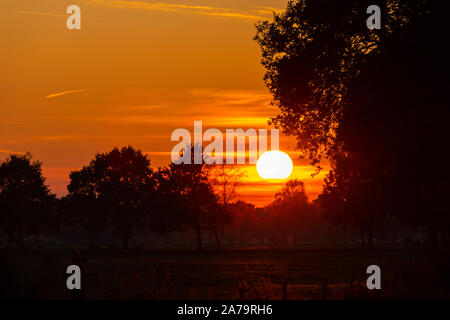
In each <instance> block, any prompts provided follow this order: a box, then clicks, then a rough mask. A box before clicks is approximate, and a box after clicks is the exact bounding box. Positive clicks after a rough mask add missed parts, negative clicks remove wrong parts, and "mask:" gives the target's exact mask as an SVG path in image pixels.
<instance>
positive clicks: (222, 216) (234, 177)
mask: <svg viewBox="0 0 450 320" xmlns="http://www.w3.org/2000/svg"><path fill="white" fill-rule="evenodd" d="M209 174H210V180H211V182H210V183H211V184H212V185H213V189H214V192H215V194H216V196H217V201H218V204H219V205H217V206H215V207H214V208H212V210H211V211H210V212H208V226H209V230H210V231H211V232H212V233H213V234H214V238H215V241H216V245H217V249H220V241H221V239H222V236H223V233H224V229H225V227H226V226H227V225H229V224H230V223H231V219H232V218H231V212H230V205H231V202H232V201H233V199H234V197H235V196H236V193H237V191H238V188H239V187H240V186H241V184H242V179H243V177H244V172H243V171H242V170H241V169H240V168H239V167H238V166H236V165H226V164H216V165H214V166H213V168H212V169H211V170H210V173H209Z"/></svg>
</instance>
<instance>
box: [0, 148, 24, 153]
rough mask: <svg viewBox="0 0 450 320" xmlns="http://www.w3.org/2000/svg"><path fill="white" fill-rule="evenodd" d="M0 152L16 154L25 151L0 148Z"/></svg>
mask: <svg viewBox="0 0 450 320" xmlns="http://www.w3.org/2000/svg"><path fill="white" fill-rule="evenodd" d="M0 153H8V154H11V153H18V154H24V153H25V152H22V151H13V150H5V149H0Z"/></svg>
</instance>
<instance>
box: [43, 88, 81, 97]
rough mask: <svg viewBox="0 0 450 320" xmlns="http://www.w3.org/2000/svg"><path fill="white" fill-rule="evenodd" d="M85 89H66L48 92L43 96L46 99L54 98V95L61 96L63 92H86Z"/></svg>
mask: <svg viewBox="0 0 450 320" xmlns="http://www.w3.org/2000/svg"><path fill="white" fill-rule="evenodd" d="M86 91H87V90H86V89H77V90H67V91H62V92H57V93H52V94H49V95H48V96H45V98H46V99H51V98H56V97H59V96H63V95H65V94H72V93H80V92H86Z"/></svg>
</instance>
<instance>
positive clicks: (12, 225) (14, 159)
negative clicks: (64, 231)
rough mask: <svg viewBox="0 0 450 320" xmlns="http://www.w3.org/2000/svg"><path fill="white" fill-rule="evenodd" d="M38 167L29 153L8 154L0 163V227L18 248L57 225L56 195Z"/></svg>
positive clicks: (38, 164)
mask: <svg viewBox="0 0 450 320" xmlns="http://www.w3.org/2000/svg"><path fill="white" fill-rule="evenodd" d="M41 166H42V163H41V162H39V161H32V157H31V154H29V153H26V154H24V155H16V154H13V155H10V156H9V157H8V158H7V159H6V160H4V161H3V162H2V163H1V165H0V207H1V213H0V229H1V230H3V231H4V232H5V234H6V235H7V237H8V242H9V243H14V242H15V243H16V244H17V246H18V247H19V248H20V249H23V248H24V247H25V238H26V237H27V236H33V235H38V234H39V233H41V232H42V231H44V230H46V229H48V228H49V227H51V226H53V227H55V226H56V225H57V223H56V217H55V215H54V214H53V213H54V211H55V210H54V207H55V197H54V195H53V194H51V193H50V190H49V189H48V186H47V185H45V178H44V177H43V176H42V169H41Z"/></svg>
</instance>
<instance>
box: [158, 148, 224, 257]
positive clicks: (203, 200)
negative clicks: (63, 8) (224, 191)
mask: <svg viewBox="0 0 450 320" xmlns="http://www.w3.org/2000/svg"><path fill="white" fill-rule="evenodd" d="M186 148H191V157H192V161H191V163H190V164H187V163H181V164H175V163H171V164H170V165H169V167H168V169H167V170H165V173H164V174H163V177H164V178H165V179H166V181H165V182H164V184H166V186H167V187H168V188H169V189H170V190H171V191H170V192H169V193H167V192H166V194H169V195H171V196H172V197H173V198H172V199H173V200H172V203H173V204H175V205H176V206H177V209H176V210H177V211H181V212H182V213H183V215H182V220H181V221H180V223H181V224H182V225H184V226H185V227H186V229H193V230H195V233H196V236H197V248H198V250H199V251H202V250H203V238H202V231H204V230H207V229H208V213H209V212H216V210H218V208H217V196H216V194H215V193H214V190H213V186H212V184H211V181H210V179H209V170H210V167H211V166H210V165H207V164H205V163H204V162H202V163H201V164H195V163H194V154H195V152H194V151H195V148H200V147H199V146H197V145H196V146H194V145H192V146H186ZM186 148H185V149H184V150H186ZM184 152H185V151H184ZM200 152H201V153H202V151H200ZM180 156H182V155H180ZM167 187H166V190H167Z"/></svg>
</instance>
